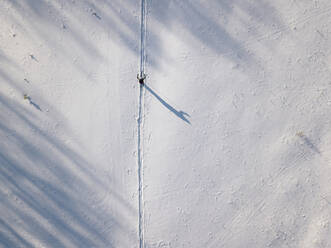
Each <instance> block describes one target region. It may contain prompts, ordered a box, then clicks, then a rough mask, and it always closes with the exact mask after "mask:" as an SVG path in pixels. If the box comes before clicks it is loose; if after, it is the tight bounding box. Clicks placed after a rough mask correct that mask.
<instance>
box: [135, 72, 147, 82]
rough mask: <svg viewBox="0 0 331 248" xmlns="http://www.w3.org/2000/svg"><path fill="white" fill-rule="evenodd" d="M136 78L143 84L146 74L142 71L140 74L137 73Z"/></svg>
mask: <svg viewBox="0 0 331 248" xmlns="http://www.w3.org/2000/svg"><path fill="white" fill-rule="evenodd" d="M137 79H138V82H139V83H140V84H141V85H144V83H145V82H144V81H145V79H146V75H145V74H144V73H142V74H141V75H139V74H137Z"/></svg>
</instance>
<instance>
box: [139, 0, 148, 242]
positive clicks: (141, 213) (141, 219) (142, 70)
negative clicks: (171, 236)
mask: <svg viewBox="0 0 331 248" xmlns="http://www.w3.org/2000/svg"><path fill="white" fill-rule="evenodd" d="M140 15H141V16H140V18H141V19H140V71H139V76H140V77H143V76H144V74H145V36H146V29H145V25H146V24H145V0H141V13H140ZM143 94H144V85H143V84H139V102H138V121H137V122H138V123H137V124H138V131H137V133H138V134H137V135H138V137H137V145H138V147H137V160H138V161H137V163H138V215H139V216H138V218H139V221H138V230H139V248H144V247H145V244H144V205H143V204H144V202H143V158H142V118H143Z"/></svg>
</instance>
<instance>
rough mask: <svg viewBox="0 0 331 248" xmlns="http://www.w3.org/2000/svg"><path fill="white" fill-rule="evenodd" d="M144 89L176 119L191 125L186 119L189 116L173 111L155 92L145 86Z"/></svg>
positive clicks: (182, 112)
mask: <svg viewBox="0 0 331 248" xmlns="http://www.w3.org/2000/svg"><path fill="white" fill-rule="evenodd" d="M145 88H146V90H147V91H148V92H150V93H151V94H152V95H153V96H154V97H155V98H156V99H157V100H159V102H160V103H161V104H162V105H163V106H164V107H166V108H167V109H169V110H170V111H171V112H172V113H174V114H175V115H176V116H177V117H179V118H180V119H182V120H183V121H185V122H186V123H188V124H190V125H191V122H190V121H189V120H188V119H187V118H188V117H190V115H189V114H188V113H186V112H184V111H181V110H180V111H178V110H177V109H175V108H174V107H172V106H171V105H170V104H168V103H167V102H166V101H164V100H163V99H162V98H161V97H160V96H159V95H158V94H156V93H155V91H153V90H152V89H151V88H150V87H148V86H147V85H146V84H145Z"/></svg>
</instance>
